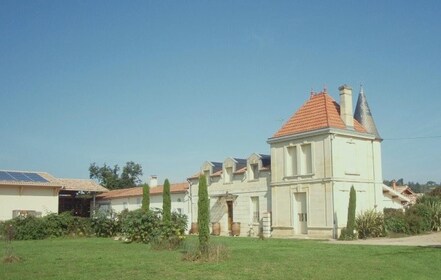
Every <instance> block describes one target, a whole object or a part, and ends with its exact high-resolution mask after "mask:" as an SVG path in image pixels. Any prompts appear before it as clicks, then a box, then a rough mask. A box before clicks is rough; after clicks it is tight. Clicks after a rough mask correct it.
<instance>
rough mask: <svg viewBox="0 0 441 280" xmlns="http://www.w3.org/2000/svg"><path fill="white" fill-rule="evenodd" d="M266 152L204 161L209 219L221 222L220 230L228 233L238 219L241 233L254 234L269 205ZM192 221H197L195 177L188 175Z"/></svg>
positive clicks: (269, 193) (203, 172)
mask: <svg viewBox="0 0 441 280" xmlns="http://www.w3.org/2000/svg"><path fill="white" fill-rule="evenodd" d="M269 161H270V158H269V156H264V155H259V154H252V155H251V156H250V157H249V158H248V159H247V160H244V159H234V158H227V159H225V161H224V162H223V163H212V162H205V163H204V164H203V166H202V168H201V173H202V174H204V175H205V176H206V177H207V183H208V195H209V199H210V221H211V223H219V224H220V234H221V235H229V234H231V227H232V223H240V235H241V236H257V235H258V234H259V232H260V231H261V227H262V217H263V215H264V213H266V212H269V211H270V209H271V192H270V191H269V181H270V170H269V167H270V166H269ZM189 181H190V184H191V185H190V190H191V191H190V192H191V197H192V200H191V201H192V204H191V211H192V222H193V223H196V222H197V213H198V208H197V203H198V185H199V181H198V178H197V177H193V178H190V179H189Z"/></svg>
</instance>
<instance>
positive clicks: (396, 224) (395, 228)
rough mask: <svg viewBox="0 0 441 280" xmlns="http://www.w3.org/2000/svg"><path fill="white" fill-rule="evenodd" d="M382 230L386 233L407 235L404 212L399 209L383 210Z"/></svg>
mask: <svg viewBox="0 0 441 280" xmlns="http://www.w3.org/2000/svg"><path fill="white" fill-rule="evenodd" d="M384 228H385V230H386V232H395V233H406V234H407V232H408V230H407V221H406V216H405V215H404V212H403V211H402V210H401V209H393V208H385V209H384Z"/></svg>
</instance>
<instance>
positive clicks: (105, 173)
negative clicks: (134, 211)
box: [89, 161, 142, 190]
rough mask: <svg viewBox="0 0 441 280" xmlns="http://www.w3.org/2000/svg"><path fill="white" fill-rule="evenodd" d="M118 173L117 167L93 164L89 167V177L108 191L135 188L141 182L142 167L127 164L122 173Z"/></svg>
mask: <svg viewBox="0 0 441 280" xmlns="http://www.w3.org/2000/svg"><path fill="white" fill-rule="evenodd" d="M119 173H120V168H119V166H118V165H115V166H113V167H111V166H109V165H107V164H105V163H104V165H103V166H98V165H97V164H96V163H95V162H94V163H91V164H90V166H89V177H90V178H91V179H95V180H97V181H98V183H99V184H100V185H102V186H104V187H106V188H108V189H110V190H113V189H123V188H131V187H135V186H137V184H139V183H140V182H141V180H140V177H141V176H142V167H141V165H139V164H137V163H134V162H133V161H129V162H127V163H126V165H125V166H124V167H123V171H122V173H121V174H119Z"/></svg>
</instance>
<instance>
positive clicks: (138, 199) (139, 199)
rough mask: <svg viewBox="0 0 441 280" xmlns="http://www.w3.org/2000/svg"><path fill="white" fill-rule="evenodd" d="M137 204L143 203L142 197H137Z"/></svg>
mask: <svg viewBox="0 0 441 280" xmlns="http://www.w3.org/2000/svg"><path fill="white" fill-rule="evenodd" d="M136 204H138V205H139V204H141V198H140V197H137V198H136Z"/></svg>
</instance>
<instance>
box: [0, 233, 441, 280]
mask: <svg viewBox="0 0 441 280" xmlns="http://www.w3.org/2000/svg"><path fill="white" fill-rule="evenodd" d="M211 240H212V241H214V242H216V243H222V244H225V245H226V246H228V247H229V248H230V254H231V256H230V258H229V259H228V260H227V261H223V262H220V263H191V262H186V261H182V252H181V251H154V250H151V249H150V248H149V246H148V245H144V244H124V243H122V242H119V241H113V240H111V239H104V238H79V239H49V240H40V241H15V242H13V248H14V251H15V253H16V255H18V256H20V257H21V258H22V259H23V261H22V262H21V263H13V264H4V263H0V279H2V280H6V279H33V280H36V279H57V280H58V279H93V280H95V279H440V278H439V277H440V275H441V249H440V248H422V247H396V246H362V245H343V244H326V243H322V242H320V241H307V240H288V239H284V240H280V239H266V240H258V239H251V238H225V237H224V238H222V237H219V238H212V239H211ZM187 242H190V243H194V242H196V239H195V238H193V237H191V238H189V239H188V240H187ZM5 245H6V243H5V242H1V245H0V249H1V253H2V257H3V252H4V251H5Z"/></svg>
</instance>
